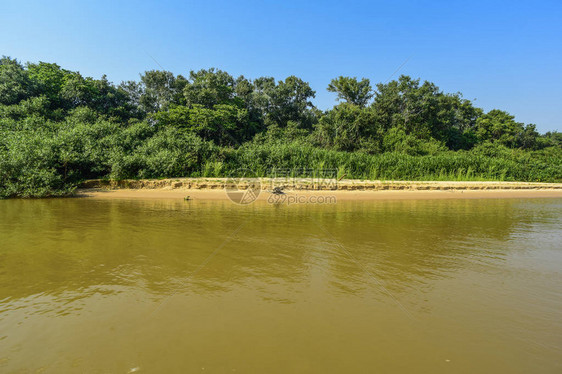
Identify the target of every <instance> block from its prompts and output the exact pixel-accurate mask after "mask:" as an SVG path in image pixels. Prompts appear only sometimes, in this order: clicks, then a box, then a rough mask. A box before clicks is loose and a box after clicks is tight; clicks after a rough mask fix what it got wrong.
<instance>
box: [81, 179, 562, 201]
mask: <svg viewBox="0 0 562 374" xmlns="http://www.w3.org/2000/svg"><path fill="white" fill-rule="evenodd" d="M280 185H281V186H283V187H284V191H285V193H286V195H287V196H295V197H296V196H299V197H300V196H302V197H304V198H307V197H310V196H324V197H327V196H335V197H336V199H337V200H379V199H479V198H534V197H562V183H527V182H457V181H447V182H430V181H427V182H423V181H359V180H342V181H338V182H337V183H324V184H322V183H320V184H315V183H312V182H310V181H307V180H302V181H299V180H291V181H290V182H287V181H286V180H272V179H261V180H260V186H261V188H260V193H259V196H258V200H267V199H268V198H269V197H270V196H271V192H270V191H271V189H272V187H273V186H280ZM232 186H233V185H232V184H231V183H230V182H229V181H227V180H226V179H225V178H212V179H205V178H189V179H187V178H186V179H162V180H125V181H101V180H92V181H87V182H85V183H83V184H82V185H81V188H79V189H78V190H77V191H76V195H77V196H80V197H90V198H97V199H100V198H102V199H130V198H139V199H180V198H182V199H183V198H184V197H186V196H189V197H190V198H191V199H193V200H225V199H228V195H227V193H226V191H225V189H226V188H228V187H232ZM247 186H248V181H244V182H243V183H241V184H240V185H239V187H240V188H242V189H244V188H247Z"/></svg>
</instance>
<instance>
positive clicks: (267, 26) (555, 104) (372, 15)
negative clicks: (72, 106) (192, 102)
mask: <svg viewBox="0 0 562 374" xmlns="http://www.w3.org/2000/svg"><path fill="white" fill-rule="evenodd" d="M0 8H1V10H0V54H3V55H8V56H11V57H15V58H18V59H19V60H20V61H22V62H27V61H33V62H36V61H47V62H56V63H58V64H59V65H61V66H62V67H64V68H66V69H70V70H78V71H80V72H81V73H82V74H83V75H86V76H93V77H96V78H99V77H100V76H101V75H102V74H104V73H105V74H107V75H108V77H109V79H110V80H111V81H113V82H115V83H119V82H120V81H122V80H131V79H138V77H139V73H140V72H143V71H145V70H151V69H160V68H162V67H163V68H164V69H166V70H170V71H172V72H174V73H176V74H187V73H188V72H189V70H192V69H194V70H197V69H200V68H208V67H213V66H214V67H218V68H220V69H223V70H226V71H228V72H229V73H231V74H232V75H235V76H237V75H240V74H243V75H245V76H246V77H248V78H256V77H259V76H264V75H266V76H274V77H275V78H276V79H284V78H285V77H286V76H288V75H296V76H298V77H300V78H302V79H304V80H305V81H308V82H310V84H311V86H312V88H313V89H314V90H316V92H317V94H316V100H315V104H316V105H317V106H318V107H319V108H321V109H327V108H329V107H331V106H332V105H333V104H335V102H336V101H335V95H334V94H332V93H329V92H327V91H326V87H327V85H328V83H329V81H330V80H331V79H332V78H334V77H336V76H339V75H347V76H357V77H367V78H369V79H371V82H372V83H376V82H385V81H387V80H388V79H389V78H390V77H391V76H392V78H396V77H397V76H398V75H400V74H407V75H411V76H413V77H416V78H421V79H422V80H429V81H432V82H435V83H436V84H437V85H438V86H439V87H440V88H441V89H443V90H444V91H446V92H462V93H463V95H464V97H465V98H467V99H471V100H472V99H475V98H476V102H475V104H476V105H477V106H480V107H482V108H484V109H485V110H490V109H494V108H499V109H504V110H507V111H508V112H510V113H512V114H514V115H515V116H516V119H517V120H519V121H521V122H525V123H535V124H537V126H538V129H539V130H540V131H541V132H545V131H549V130H558V131H562V120H561V119H562V91H561V88H562V69H561V67H562V63H561V62H562V61H561V60H562V1H560V0H557V1H513V0H512V1H490V0H488V1H474V0H472V1H453V0H449V1H436V0H433V1H413V0H411V1H396V0H394V1H304V0H300V1H293V0H262V1H243V0H239V1H210V0H206V1H180V0H176V1H152V2H149V1H118V0H113V1H105V0H96V1H80V0H73V1H22V0H19V1H7V0H1V2H0ZM399 68H400V69H399ZM397 69H399V71H398V72H396V70H397ZM393 73H394V75H393Z"/></svg>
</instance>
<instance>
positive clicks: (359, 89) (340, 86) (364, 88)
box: [328, 76, 373, 107]
mask: <svg viewBox="0 0 562 374" xmlns="http://www.w3.org/2000/svg"><path fill="white" fill-rule="evenodd" d="M328 91H329V92H335V93H336V94H337V95H338V100H345V101H346V102H347V103H350V104H354V105H358V106H360V107H364V106H365V105H367V103H368V102H369V100H371V98H372V97H373V88H372V87H371V82H370V81H369V79H367V78H363V79H361V80H360V81H358V80H357V78H356V77H353V78H351V77H343V76H340V77H338V78H335V79H332V81H331V82H330V84H329V85H328Z"/></svg>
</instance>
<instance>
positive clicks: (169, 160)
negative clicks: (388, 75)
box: [0, 57, 562, 197]
mask: <svg viewBox="0 0 562 374" xmlns="http://www.w3.org/2000/svg"><path fill="white" fill-rule="evenodd" d="M327 90H328V91H330V92H333V93H335V94H336V95H337V99H338V103H337V104H336V105H335V106H334V107H333V108H331V109H329V110H326V111H322V110H319V109H318V108H316V107H315V106H314V105H313V102H312V100H313V99H314V97H315V94H316V93H315V91H314V90H313V89H312V88H311V87H310V85H309V84H308V83H307V82H305V81H303V80H302V79H300V78H298V77H296V76H290V77H287V78H286V79H284V80H275V79H274V78H273V77H260V78H257V79H248V78H246V77H244V76H239V77H234V76H232V75H230V74H228V73H227V72H225V71H222V70H219V69H214V68H211V69H202V70H199V71H191V72H190V73H189V74H188V75H186V76H183V75H174V74H173V73H171V72H168V71H162V70H151V71H147V72H145V73H143V74H141V75H140V79H139V80H138V81H127V82H122V83H121V84H119V85H115V84H113V83H111V82H109V81H108V79H107V78H106V77H105V76H103V77H101V79H93V78H90V77H83V76H82V75H81V74H80V73H79V72H76V71H70V70H66V69H63V68H61V67H60V66H59V65H57V64H54V63H45V62H39V63H27V64H25V65H24V64H21V63H20V62H18V61H17V60H16V59H12V58H9V57H3V58H2V59H0V136H1V138H0V196H3V197H12V196H49V195H60V194H66V193H69V192H70V191H72V189H73V188H74V187H75V186H76V185H77V184H78V183H79V182H80V181H82V180H84V179H88V178H113V179H123V178H162V177H186V176H224V175H226V174H228V173H231V172H233V171H235V170H236V169H238V168H240V167H250V168H253V169H254V170H256V172H258V173H266V170H268V168H276V167H277V168H295V169H298V168H301V169H310V168H318V167H323V168H328V167H329V168H335V169H338V170H341V173H342V174H346V175H347V176H348V177H355V178H369V179H373V178H393V179H427V178H432V179H451V178H454V179H505V180H533V181H535V180H539V181H560V180H561V179H562V171H561V170H562V162H561V160H562V134H561V133H558V132H549V133H546V134H539V133H538V132H537V130H536V126H535V125H533V124H523V123H520V122H517V121H516V120H515V117H514V116H512V115H510V114H509V113H507V112H505V111H502V110H497V109H494V110H491V111H489V112H485V111H483V110H482V109H480V108H478V107H476V106H474V105H473V103H472V102H471V101H470V100H466V99H464V98H463V97H462V95H461V94H459V93H455V94H450V93H444V92H442V91H441V90H440V89H439V87H437V86H436V85H435V84H434V83H431V82H427V81H425V82H421V81H420V80H419V79H413V78H411V77H408V76H400V77H399V78H398V79H396V80H393V81H390V82H388V83H379V84H376V85H375V86H374V87H373V86H372V85H371V82H370V81H369V80H368V79H366V78H363V79H357V78H354V77H343V76H340V77H338V78H335V79H333V80H332V81H331V82H330V84H329V85H328V87H327Z"/></svg>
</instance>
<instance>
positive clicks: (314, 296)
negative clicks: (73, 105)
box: [0, 198, 562, 373]
mask: <svg viewBox="0 0 562 374" xmlns="http://www.w3.org/2000/svg"><path fill="white" fill-rule="evenodd" d="M0 372H7V373H11V372H16V373H19V372H47V373H65V372H79V373H130V372H138V373H145V372H146V373H156V372H162V373H164V372H165V373H174V372H178V373H186V372H188V373H231V372H232V373H233V372H239V373H290V372H298V373H307V372H310V373H344V372H349V373H373V372H384V373H413V372H427V373H451V372H454V373H475V372H478V373H529V372H537V373H539V372H540V373H560V372H562V199H557V198H553V199H486V200H478V199H476V200H474V199H473V200H462V199H461V200H402V201H341V202H338V203H337V204H329V205H319V204H302V205H298V204H297V205H292V206H286V205H271V204H267V203H266V202H256V203H254V204H251V205H249V206H239V205H235V204H233V203H231V202H228V201H189V202H186V201H182V200H179V199H175V200H160V199H152V200H138V199H137V200H126V199H124V200H119V199H115V200H103V199H85V198H75V199H48V200H7V201H0Z"/></svg>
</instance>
